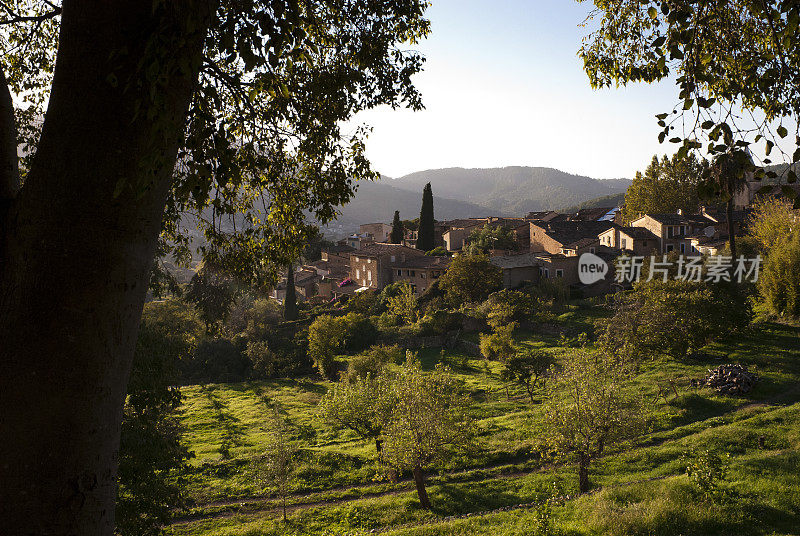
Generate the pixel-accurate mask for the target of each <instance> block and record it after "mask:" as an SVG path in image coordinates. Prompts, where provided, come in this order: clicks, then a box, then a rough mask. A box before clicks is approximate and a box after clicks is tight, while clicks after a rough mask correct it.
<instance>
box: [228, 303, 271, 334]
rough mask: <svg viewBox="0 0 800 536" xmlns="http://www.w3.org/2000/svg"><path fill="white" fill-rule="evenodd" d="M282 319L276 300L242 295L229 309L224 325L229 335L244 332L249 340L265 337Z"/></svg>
mask: <svg viewBox="0 0 800 536" xmlns="http://www.w3.org/2000/svg"><path fill="white" fill-rule="evenodd" d="M282 320H283V314H282V311H281V307H280V305H279V304H278V302H277V301H275V300H271V299H268V298H258V299H253V297H252V296H250V295H242V296H241V297H240V298H239V299H238V300H237V301H236V303H235V304H234V306H233V308H232V309H231V313H230V315H229V317H228V322H227V325H226V327H227V329H228V332H229V333H230V334H231V335H236V334H239V333H245V334H246V335H247V338H248V339H249V340H259V339H263V338H265V337H266V336H267V333H269V332H270V331H271V330H272V329H273V328H274V326H276V325H277V324H278V323H280V322H281V321H282Z"/></svg>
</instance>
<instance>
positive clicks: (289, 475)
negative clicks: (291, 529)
mask: <svg viewBox="0 0 800 536" xmlns="http://www.w3.org/2000/svg"><path fill="white" fill-rule="evenodd" d="M269 430H270V431H269V440H268V442H267V448H266V450H265V451H264V456H263V461H264V463H263V465H262V467H261V471H260V477H261V480H262V482H263V483H264V484H265V485H266V487H268V488H271V489H272V491H273V492H274V493H275V494H276V495H277V496H278V497H279V498H281V499H282V501H283V521H284V522H286V497H287V496H288V495H289V491H290V487H291V484H292V480H293V477H294V473H295V470H296V466H297V448H296V447H295V446H294V445H293V444H292V442H291V438H290V430H289V426H288V424H287V422H286V419H285V418H284V417H283V416H282V415H281V414H280V413H279V411H278V408H277V406H276V407H275V408H274V409H273V417H272V422H271V423H270V426H269Z"/></svg>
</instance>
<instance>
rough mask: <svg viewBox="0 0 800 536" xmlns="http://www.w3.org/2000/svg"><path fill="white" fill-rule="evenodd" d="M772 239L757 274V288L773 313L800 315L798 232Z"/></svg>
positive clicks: (799, 242)
mask: <svg viewBox="0 0 800 536" xmlns="http://www.w3.org/2000/svg"><path fill="white" fill-rule="evenodd" d="M776 240H777V242H776V245H775V247H773V248H772V251H771V252H770V254H769V256H768V257H767V261H766V263H765V264H764V273H763V274H762V275H761V277H760V278H759V281H758V287H759V291H760V293H761V296H762V297H763V298H764V303H765V304H766V306H767V307H768V308H769V309H770V310H771V311H772V312H773V313H775V314H777V315H781V316H784V315H785V316H795V317H796V316H800V233H797V232H795V233H791V234H790V235H788V236H785V237H783V238H781V239H776Z"/></svg>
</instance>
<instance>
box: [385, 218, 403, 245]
mask: <svg viewBox="0 0 800 536" xmlns="http://www.w3.org/2000/svg"><path fill="white" fill-rule="evenodd" d="M404 237H405V231H404V230H403V222H402V221H400V211H399V210H395V211H394V219H393V220H392V234H391V235H389V242H391V243H392V244H400V243H402V242H403V238H404Z"/></svg>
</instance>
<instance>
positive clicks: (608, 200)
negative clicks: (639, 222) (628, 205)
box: [559, 192, 625, 214]
mask: <svg viewBox="0 0 800 536" xmlns="http://www.w3.org/2000/svg"><path fill="white" fill-rule="evenodd" d="M624 202H625V192H622V193H619V194H611V195H604V196H601V197H595V198H594V199H590V200H588V201H584V202H583V203H581V204H579V205H573V206H571V207H567V208H564V209H561V210H559V212H564V213H567V214H568V213H570V212H578V211H579V210H581V209H584V208H601V207H619V206H621V205H622V204H623V203H624Z"/></svg>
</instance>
